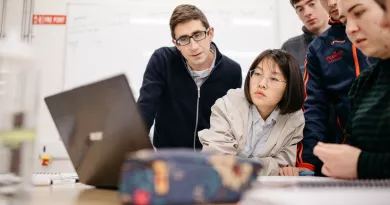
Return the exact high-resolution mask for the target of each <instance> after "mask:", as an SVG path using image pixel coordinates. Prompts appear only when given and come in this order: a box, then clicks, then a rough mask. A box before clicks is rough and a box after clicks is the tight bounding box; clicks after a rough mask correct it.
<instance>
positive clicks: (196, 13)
mask: <svg viewBox="0 0 390 205" xmlns="http://www.w3.org/2000/svg"><path fill="white" fill-rule="evenodd" d="M191 20H200V21H201V22H202V24H203V26H204V27H205V28H206V29H208V28H209V27H210V25H209V22H208V20H207V18H206V16H205V15H204V13H203V12H202V11H201V10H200V9H198V7H196V6H194V5H190V4H181V5H179V6H177V7H176V8H175V10H173V13H172V16H171V19H170V20H169V26H170V28H171V36H172V38H173V39H176V38H175V28H176V26H177V25H178V24H181V23H186V22H188V21H191Z"/></svg>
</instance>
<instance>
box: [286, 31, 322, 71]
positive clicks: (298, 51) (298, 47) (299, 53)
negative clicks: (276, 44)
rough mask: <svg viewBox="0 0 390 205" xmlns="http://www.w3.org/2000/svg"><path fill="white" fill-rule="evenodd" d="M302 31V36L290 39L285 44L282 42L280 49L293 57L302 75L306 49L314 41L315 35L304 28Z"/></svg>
mask: <svg viewBox="0 0 390 205" xmlns="http://www.w3.org/2000/svg"><path fill="white" fill-rule="evenodd" d="M302 31H303V34H302V35H299V36H295V37H292V38H290V39H288V40H287V41H286V42H284V43H283V45H282V49H283V50H285V51H287V52H289V53H291V55H293V56H294V57H295V59H296V60H297V61H298V64H299V66H300V68H301V70H302V75H303V68H304V62H305V59H306V53H307V48H308V47H309V44H310V43H311V42H312V41H313V40H314V38H315V35H314V34H313V33H312V32H310V31H309V30H307V28H306V27H305V26H303V27H302Z"/></svg>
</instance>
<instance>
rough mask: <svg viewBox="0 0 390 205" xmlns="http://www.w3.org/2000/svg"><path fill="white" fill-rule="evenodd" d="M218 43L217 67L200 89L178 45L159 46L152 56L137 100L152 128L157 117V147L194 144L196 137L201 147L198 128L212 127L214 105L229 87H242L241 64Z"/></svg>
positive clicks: (147, 124)
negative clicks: (231, 57) (224, 51)
mask: <svg viewBox="0 0 390 205" xmlns="http://www.w3.org/2000/svg"><path fill="white" fill-rule="evenodd" d="M214 46H215V48H216V50H217V56H216V62H215V67H214V68H213V69H212V71H211V73H210V75H209V77H208V78H207V79H206V81H205V82H204V83H203V84H202V86H201V87H200V89H199V91H198V87H197V85H196V84H195V81H194V80H193V78H192V76H191V75H190V73H189V71H188V69H187V67H186V63H185V59H184V58H183V56H182V55H181V53H180V51H179V50H178V49H177V48H176V47H162V48H160V49H157V50H156V51H155V52H154V53H153V55H152V57H151V58H150V60H149V63H148V65H147V67H146V71H145V74H144V78H143V82H142V87H141V90H140V96H139V99H138V102H137V103H138V106H139V109H140V112H141V115H142V116H143V119H144V121H145V124H146V126H147V129H148V130H150V128H151V127H152V125H153V121H154V120H155V126H154V135H153V145H154V146H155V147H156V148H167V147H187V148H193V147H194V141H195V147H196V148H197V149H199V148H201V147H202V146H201V143H200V141H199V139H198V131H200V130H203V129H208V128H209V127H210V115H211V106H213V105H214V103H215V101H216V100H217V99H218V98H220V97H222V96H224V95H225V94H226V93H227V91H228V90H229V89H233V88H240V87H241V84H242V71H241V67H240V65H239V64H238V63H236V62H235V61H233V60H231V59H230V58H228V57H226V56H224V55H222V54H221V53H220V52H219V50H218V48H217V46H216V45H215V44H214ZM197 112H198V113H197ZM197 114H198V116H197ZM194 135H195V136H194ZM194 137H195V139H194Z"/></svg>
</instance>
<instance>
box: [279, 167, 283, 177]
mask: <svg viewBox="0 0 390 205" xmlns="http://www.w3.org/2000/svg"><path fill="white" fill-rule="evenodd" d="M279 170H280V171H279V175H280V176H284V172H283V170H284V169H283V168H280V169H279Z"/></svg>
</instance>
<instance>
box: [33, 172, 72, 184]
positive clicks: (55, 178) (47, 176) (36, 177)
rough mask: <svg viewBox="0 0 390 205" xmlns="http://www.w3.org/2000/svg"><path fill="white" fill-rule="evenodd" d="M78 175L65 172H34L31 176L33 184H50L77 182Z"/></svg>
mask: <svg viewBox="0 0 390 205" xmlns="http://www.w3.org/2000/svg"><path fill="white" fill-rule="evenodd" d="M78 179H79V177H78V175H77V174H76V173H67V172H36V173H34V174H33V176H32V183H33V185H36V186H39V185H51V184H53V182H63V183H66V182H73V183H76V182H78Z"/></svg>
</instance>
